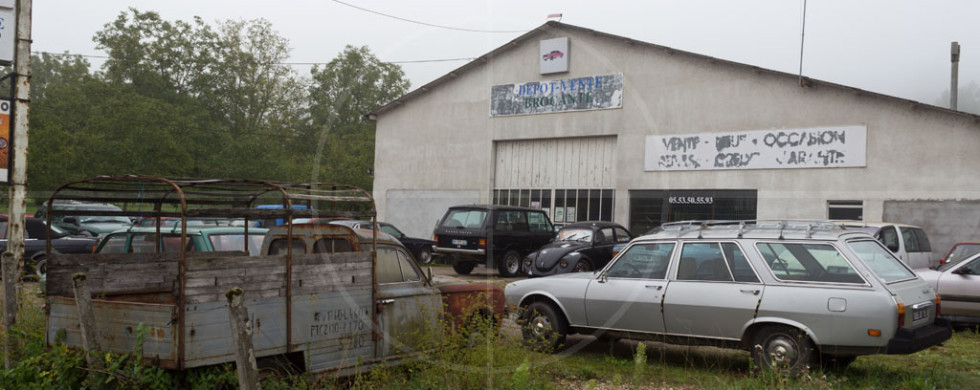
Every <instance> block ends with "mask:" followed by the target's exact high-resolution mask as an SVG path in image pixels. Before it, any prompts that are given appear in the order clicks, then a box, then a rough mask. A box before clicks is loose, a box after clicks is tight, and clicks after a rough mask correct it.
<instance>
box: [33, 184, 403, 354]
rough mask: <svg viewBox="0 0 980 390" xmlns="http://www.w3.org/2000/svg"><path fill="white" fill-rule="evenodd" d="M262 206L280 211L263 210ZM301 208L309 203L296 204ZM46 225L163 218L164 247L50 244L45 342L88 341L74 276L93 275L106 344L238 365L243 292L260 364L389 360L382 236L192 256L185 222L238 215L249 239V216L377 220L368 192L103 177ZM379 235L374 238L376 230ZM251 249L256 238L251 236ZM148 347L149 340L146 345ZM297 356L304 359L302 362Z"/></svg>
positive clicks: (64, 189) (66, 194) (71, 190)
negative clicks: (168, 240)
mask: <svg viewBox="0 0 980 390" xmlns="http://www.w3.org/2000/svg"><path fill="white" fill-rule="evenodd" d="M64 200H74V201H83V202H101V203H112V204H115V205H117V206H120V207H122V209H123V210H122V211H99V212H92V211H80V210H59V209H57V208H55V207H53V206H54V205H55V204H56V202H58V201H64ZM262 204H275V205H280V204H281V205H282V207H281V208H256V206H258V205H262ZM298 205H302V206H298ZM47 207H48V209H47V218H48V223H49V224H50V223H51V222H52V219H53V218H63V217H66V216H81V215H86V216H91V215H104V216H126V217H131V218H155V219H157V221H156V224H155V226H156V227H157V229H156V230H157V231H156V240H157V244H156V252H150V253H147V252H143V253H120V254H72V255H65V254H58V253H51V249H50V245H48V253H47V255H48V259H50V261H49V265H48V274H47V282H46V290H47V298H46V299H47V318H46V332H45V333H46V343H47V344H48V345H53V344H55V343H65V344H67V345H69V346H77V347H81V346H82V339H81V331H80V322H79V315H78V310H77V309H76V304H75V297H74V293H73V290H72V277H73V275H75V274H79V273H84V274H85V275H86V278H87V281H88V285H89V287H90V289H91V293H92V307H93V310H94V312H95V317H96V328H97V336H96V338H97V339H98V341H99V345H100V348H101V349H103V350H107V351H112V352H117V353H128V352H131V351H133V350H134V349H135V348H138V347H141V348H142V351H143V356H144V357H145V358H146V359H148V360H150V361H152V363H153V364H155V365H158V366H160V367H164V368H168V369H174V370H183V369H187V368H192V367H200V366H205V365H211V364H217V363H224V362H233V361H234V353H235V351H234V350H233V343H232V337H231V335H230V326H229V314H228V308H227V302H226V300H225V297H224V294H225V292H226V291H228V290H229V289H231V288H234V287H240V288H242V289H243V290H244V291H245V295H244V297H245V301H246V304H247V307H248V312H249V316H250V321H251V322H252V326H253V332H254V333H253V343H254V349H255V353H256V357H257V358H260V359H261V358H263V357H280V356H285V357H287V358H289V359H296V358H299V359H302V360H301V361H302V362H303V365H305V367H309V368H311V369H312V370H313V371H322V370H344V369H351V368H353V367H358V366H359V365H361V364H363V363H371V362H376V361H379V360H381V359H385V358H386V357H385V353H383V352H381V351H382V350H384V348H385V346H383V345H382V342H383V341H382V340H383V339H384V337H383V335H382V331H381V330H380V329H379V327H378V324H379V319H378V316H379V310H376V309H375V306H376V305H375V303H376V302H377V301H378V298H379V297H378V295H377V294H378V291H377V286H378V284H377V280H376V279H377V276H376V275H375V272H373V270H374V269H375V265H376V263H377V258H378V256H377V249H376V248H377V241H375V245H373V247H372V248H370V249H369V250H367V251H362V252H347V253H317V254H302V253H293V249H292V245H289V246H287V249H286V253H285V254H284V255H268V254H256V253H249V252H248V251H249V249H248V245H247V244H245V245H243V248H242V250H241V251H231V252H210V253H208V252H189V251H188V250H187V249H188V248H187V246H188V245H187V244H188V233H187V232H188V220H190V219H193V218H232V219H238V220H240V221H241V224H242V225H243V226H245V234H246V236H247V235H248V234H249V233H248V226H249V225H250V224H251V222H252V221H256V220H261V219H273V218H275V219H283V220H284V221H285V225H284V226H285V227H284V228H285V229H286V232H287V234H288V235H289V236H290V237H291V235H292V234H293V224H292V220H293V219H294V218H360V219H372V220H373V219H374V218H375V217H376V210H375V205H374V201H373V199H372V197H371V195H370V194H369V193H368V192H366V191H364V190H362V189H358V188H354V187H349V186H334V185H317V184H285V183H275V182H267V181H256V180H200V179H175V178H163V177H151V176H117V177H94V178H88V179H84V180H78V181H74V182H71V183H68V184H65V185H63V186H61V187H60V188H58V189H57V190H56V191H54V193H53V194H52V195H51V198H50V199H49V200H48V202H47ZM162 218H179V222H178V224H179V225H178V226H179V227H177V228H173V230H172V231H173V232H177V231H178V230H179V234H180V240H181V241H180V242H181V245H180V247H179V248H180V249H179V252H164V251H163V250H162V249H161V248H162V247H163V246H162V245H161V244H160V240H161V238H160V237H161V229H169V228H161V225H162V223H161V219H162ZM373 233H374V234H373V237H375V240H376V239H377V236H378V233H377V225H376V224H375V228H374V232H373ZM245 242H246V243H247V242H248V240H247V239H246V240H245ZM140 343H142V344H140ZM293 361H295V360H293Z"/></svg>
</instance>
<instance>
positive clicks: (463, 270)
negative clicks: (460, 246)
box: [453, 261, 476, 275]
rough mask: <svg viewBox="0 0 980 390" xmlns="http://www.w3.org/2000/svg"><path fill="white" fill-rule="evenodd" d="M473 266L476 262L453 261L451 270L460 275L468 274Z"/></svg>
mask: <svg viewBox="0 0 980 390" xmlns="http://www.w3.org/2000/svg"><path fill="white" fill-rule="evenodd" d="M473 267H476V264H473V263H469V262H464V261H454V262H453V271H456V273H457V274H460V275H469V274H470V272H473Z"/></svg>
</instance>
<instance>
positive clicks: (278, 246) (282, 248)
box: [269, 238, 306, 255]
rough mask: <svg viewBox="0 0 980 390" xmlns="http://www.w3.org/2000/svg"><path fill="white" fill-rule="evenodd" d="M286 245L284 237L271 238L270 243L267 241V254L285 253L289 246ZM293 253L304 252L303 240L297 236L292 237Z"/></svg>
mask: <svg viewBox="0 0 980 390" xmlns="http://www.w3.org/2000/svg"><path fill="white" fill-rule="evenodd" d="M286 245H288V244H287V243H286V239H285V238H279V239H276V240H273V241H272V242H271V243H269V254H270V255H285V254H286V253H287V250H288V248H289V247H287V246H286ZM293 253H295V254H300V253H306V244H305V243H304V242H303V240H301V239H299V238H294V239H293Z"/></svg>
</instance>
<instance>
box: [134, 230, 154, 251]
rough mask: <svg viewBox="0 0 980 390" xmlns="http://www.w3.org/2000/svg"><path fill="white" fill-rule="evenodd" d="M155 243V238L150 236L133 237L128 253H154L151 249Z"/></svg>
mask: <svg viewBox="0 0 980 390" xmlns="http://www.w3.org/2000/svg"><path fill="white" fill-rule="evenodd" d="M156 242H157V238H156V236H153V235H151V234H140V235H135V236H133V240H132V241H131V242H130V243H129V251H130V252H131V253H154V252H156V250H155V249H153V247H154V246H155V245H156Z"/></svg>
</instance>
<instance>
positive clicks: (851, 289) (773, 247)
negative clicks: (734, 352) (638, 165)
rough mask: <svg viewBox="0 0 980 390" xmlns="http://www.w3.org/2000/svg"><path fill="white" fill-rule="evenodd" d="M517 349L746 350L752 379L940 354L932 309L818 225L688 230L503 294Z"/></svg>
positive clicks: (928, 294)
mask: <svg viewBox="0 0 980 390" xmlns="http://www.w3.org/2000/svg"><path fill="white" fill-rule="evenodd" d="M505 294H506V297H507V304H508V308H509V309H511V310H517V311H518V313H519V314H518V322H519V323H520V324H521V326H522V332H523V337H524V339H525V342H526V343H528V344H530V345H534V346H537V347H540V348H542V349H546V350H554V349H556V348H561V347H562V344H563V343H564V340H565V336H566V335H567V334H571V333H584V334H593V335H595V336H598V337H602V338H609V339H617V338H629V339H639V340H643V339H645V340H656V341H662V342H668V343H675V344H685V345H712V346H719V347H727V348H736V349H744V350H747V351H750V352H751V353H752V356H753V359H754V360H755V363H756V364H757V365H758V366H760V367H776V366H778V367H782V369H787V370H793V371H799V370H802V369H803V368H804V367H807V366H812V365H816V364H822V365H828V366H833V367H838V368H840V367H845V366H846V365H847V364H849V363H851V362H853V361H854V359H855V358H856V357H857V356H859V355H868V354H878V353H886V354H909V353H913V352H917V351H920V350H923V349H926V348H929V347H931V346H934V345H937V344H939V343H942V342H943V341H945V340H947V339H949V338H950V336H951V335H952V331H951V329H950V325H949V323H948V322H947V321H946V320H943V319H939V318H938V317H937V314H939V313H940V297H939V295H937V294H936V291H935V290H934V289H933V287H932V286H930V285H929V284H928V283H926V282H925V281H923V280H922V279H920V278H919V277H918V276H916V274H915V273H914V272H913V271H912V270H911V269H909V268H908V266H906V265H905V264H903V263H902V262H901V261H899V260H898V259H897V258H895V256H894V255H893V254H892V253H891V252H890V251H889V250H888V249H886V248H885V247H884V246H882V245H881V244H880V243H879V242H878V241H876V240H875V239H874V237H872V236H870V235H868V234H867V233H863V232H857V231H853V230H843V229H841V228H840V227H839V226H836V225H834V224H833V223H830V222H822V221H813V222H811V221H735V222H732V221H704V222H701V221H698V222H682V223H673V224H667V225H664V226H663V229H662V230H661V231H660V232H658V233H655V234H652V235H647V236H643V237H639V238H637V239H634V240H633V241H632V242H631V243H630V245H629V246H628V247H627V248H626V249H624V250H623V251H621V252H620V254H619V255H618V256H617V257H616V258H615V259H613V261H611V262H610V263H609V264H608V265H607V266H606V267H605V268H603V269H602V270H598V271H596V272H591V273H589V272H586V273H573V274H563V275H556V276H550V277H545V278H538V279H528V280H521V281H517V282H513V283H510V284H508V285H507V286H506V288H505Z"/></svg>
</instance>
